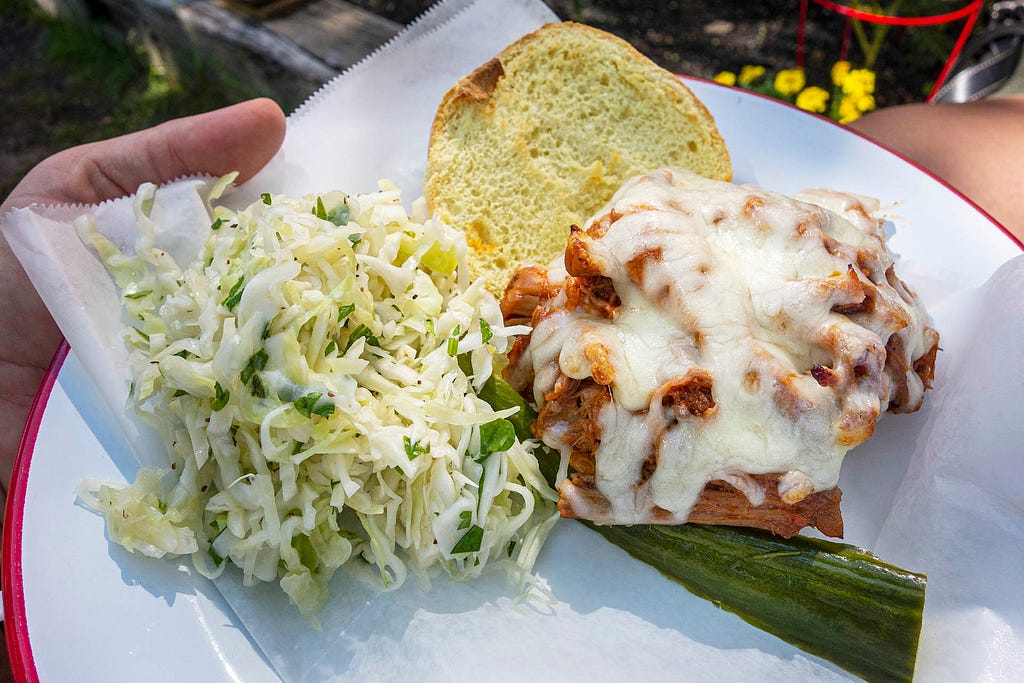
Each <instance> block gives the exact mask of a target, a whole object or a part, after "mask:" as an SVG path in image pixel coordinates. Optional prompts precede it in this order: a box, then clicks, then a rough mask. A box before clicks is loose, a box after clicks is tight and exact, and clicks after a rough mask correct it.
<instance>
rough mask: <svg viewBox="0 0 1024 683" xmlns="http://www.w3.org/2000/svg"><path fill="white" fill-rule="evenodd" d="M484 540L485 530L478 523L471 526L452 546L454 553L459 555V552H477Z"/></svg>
mask: <svg viewBox="0 0 1024 683" xmlns="http://www.w3.org/2000/svg"><path fill="white" fill-rule="evenodd" d="M483 540H484V530H483V529H482V528H481V527H478V526H477V525H476V524H474V525H473V526H471V527H469V531H467V532H466V533H465V534H464V535H463V536H462V538H460V539H459V542H458V543H456V544H455V547H454V548H452V554H453V555H457V554H459V553H475V552H476V551H478V550H480V544H481V542H482V541H483Z"/></svg>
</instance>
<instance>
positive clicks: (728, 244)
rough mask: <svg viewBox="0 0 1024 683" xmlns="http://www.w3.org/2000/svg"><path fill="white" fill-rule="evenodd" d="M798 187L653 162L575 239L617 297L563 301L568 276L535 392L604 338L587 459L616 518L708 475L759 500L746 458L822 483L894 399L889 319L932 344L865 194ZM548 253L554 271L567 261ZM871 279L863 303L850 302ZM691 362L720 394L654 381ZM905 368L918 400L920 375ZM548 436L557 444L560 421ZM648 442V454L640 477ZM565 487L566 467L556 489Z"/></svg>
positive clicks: (795, 480)
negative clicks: (682, 400) (690, 407)
mask: <svg viewBox="0 0 1024 683" xmlns="http://www.w3.org/2000/svg"><path fill="white" fill-rule="evenodd" d="M802 200H803V201H801V200H798V199H793V198H788V197H784V196H782V195H778V194H774V193H770V192H767V191H765V190H762V189H759V188H756V187H750V186H737V185H733V184H730V183H722V182H717V181H711V180H706V179H704V178H700V177H698V176H696V175H694V174H692V173H690V172H688V171H684V170H680V169H663V170H660V171H657V172H655V173H651V174H649V175H646V176H641V177H638V178H634V179H632V180H631V181H629V182H628V183H627V184H626V185H625V186H623V187H622V188H621V189H620V190H619V192H618V193H617V194H616V195H615V197H614V198H613V199H612V200H611V202H610V204H609V205H608V206H607V207H606V208H605V209H604V210H603V211H602V212H600V213H599V214H598V215H597V216H596V217H595V220H597V219H599V218H605V219H606V220H607V218H608V216H609V215H610V216H612V221H611V224H610V226H609V227H608V229H607V231H606V232H604V234H601V231H600V230H594V231H591V232H590V234H588V235H587V236H586V237H585V245H586V250H587V254H588V259H589V261H590V262H591V263H593V264H597V266H598V267H599V269H600V272H601V274H602V275H604V276H606V277H608V278H610V279H611V281H612V283H613V284H614V288H615V291H616V293H617V294H618V296H619V298H620V300H621V306H620V307H619V309H618V313H617V315H615V316H614V318H613V319H608V318H605V317H601V316H600V315H598V314H596V313H594V312H588V311H587V310H586V309H585V308H579V307H577V308H574V309H572V308H569V307H561V308H560V307H559V306H560V304H561V305H562V306H564V304H565V293H564V290H563V293H562V294H560V295H559V297H558V298H556V299H555V300H554V301H553V302H551V304H550V305H551V306H552V307H553V308H554V310H553V312H552V313H550V314H549V315H547V316H546V317H545V318H543V319H542V320H541V321H540V322H539V323H538V324H537V326H536V328H535V329H534V332H533V334H532V337H531V341H530V346H529V349H528V352H527V356H526V357H525V360H526V362H530V363H532V365H533V369H534V371H535V384H534V393H535V398H536V400H537V402H538V404H540V405H543V397H544V395H545V394H547V393H548V392H550V391H551V389H552V387H553V386H554V383H555V381H556V380H557V378H558V376H559V373H562V374H565V375H567V376H569V377H571V378H575V379H582V378H586V377H594V378H595V379H597V378H598V377H599V375H598V374H597V372H596V370H597V368H596V367H595V355H594V354H593V353H592V352H591V351H588V349H592V348H593V347H595V345H597V346H599V347H601V348H602V349H603V353H604V355H603V356H602V358H606V360H607V362H608V363H610V365H611V368H613V369H614V379H613V380H611V382H610V386H611V389H612V397H613V398H612V400H611V401H610V402H609V403H608V404H607V405H606V406H605V407H604V408H603V409H602V411H601V413H600V418H599V421H600V432H601V442H600V445H599V446H598V449H597V452H596V454H595V470H596V471H595V477H596V484H597V487H598V489H599V491H600V492H601V493H602V494H603V495H604V496H605V497H606V498H607V499H608V501H609V502H610V503H611V506H612V519H613V520H614V521H615V522H616V523H633V522H639V521H644V520H646V519H648V518H649V516H650V512H651V510H653V509H654V508H655V507H657V508H662V509H664V510H667V511H669V512H670V513H671V514H672V517H673V518H674V519H675V520H677V521H680V522H682V521H685V520H686V517H687V515H688V514H689V512H690V510H691V508H692V506H693V504H694V503H695V502H696V500H697V497H698V496H699V495H700V492H701V490H702V489H703V488H704V486H705V485H706V484H707V482H708V481H711V480H713V479H725V480H727V481H732V482H734V483H736V485H737V486H738V487H739V488H741V490H744V492H745V493H747V495H748V498H750V499H751V502H752V503H753V504H758V503H759V502H760V500H761V499H763V491H761V490H759V487H758V486H757V485H756V484H754V483H753V481H752V480H749V479H746V480H745V479H744V478H743V474H765V473H773V472H782V473H788V474H787V475H786V476H785V477H784V478H783V480H782V481H781V482H780V493H781V494H783V496H784V497H785V496H788V498H787V500H790V499H792V500H799V499H800V498H802V497H803V496H804V495H806V494H807V493H809V492H810V491H820V490H825V489H830V488H832V487H834V486H835V485H836V483H837V481H838V478H839V470H840V465H841V463H842V460H843V456H844V455H845V453H846V452H847V451H848V450H849V449H850V448H851V447H853V446H854V445H856V444H857V443H860V442H861V441H863V440H864V439H866V438H867V437H868V436H870V433H871V431H872V430H873V428H874V421H875V419H876V418H877V416H878V415H879V413H880V412H881V411H884V410H885V409H886V407H887V405H888V401H889V399H890V377H889V376H888V375H887V374H886V372H885V363H886V344H887V342H888V341H889V337H890V336H892V335H899V336H900V338H901V341H902V343H903V348H904V350H905V353H906V354H907V355H908V358H907V359H906V361H907V363H906V365H909V364H910V363H911V362H912V360H913V359H916V358H919V357H920V356H921V355H923V354H924V353H926V352H927V351H928V349H929V348H930V346H931V345H930V343H929V339H928V337H927V336H926V334H924V332H925V330H926V327H925V314H924V311H923V310H922V309H921V307H920V306H919V304H918V303H917V302H916V300H915V298H914V297H913V295H912V294H910V293H909V291H907V290H906V288H905V287H903V286H902V283H900V282H899V281H898V280H897V279H896V278H895V276H894V274H893V273H892V265H893V263H892V257H891V255H890V254H889V253H888V251H887V250H886V247H885V244H884V242H883V239H882V235H881V232H880V222H879V221H877V220H875V219H874V218H871V216H870V215H869V214H870V209H872V208H873V207H870V206H868V207H865V205H864V201H863V200H861V199H860V198H856V197H852V196H850V195H842V194H839V193H830V192H825V191H817V192H815V193H813V194H806V195H803V196H802ZM812 202H813V203H812ZM823 204H824V205H828V206H829V207H830V209H826V208H825V207H824V206H822V205H823ZM593 225H595V222H594V221H592V222H591V224H589V225H588V227H589V226H593ZM551 270H552V273H551V279H552V280H553V281H557V280H560V279H561V278H564V277H565V273H564V270H562V267H561V266H558V265H555V266H552V269H551ZM865 292H866V293H867V296H869V297H870V299H871V303H872V305H871V306H870V307H869V309H870V310H866V311H854V312H850V311H851V308H850V307H854V308H855V307H856V306H857V304H859V303H860V302H861V301H862V300H863V299H864V297H865ZM844 307H846V308H844ZM837 309H840V310H846V311H847V312H846V313H843V312H837ZM906 365H904V366H903V367H904V368H905V367H906ZM820 367H826V368H827V369H828V370H829V372H830V373H831V375H830V378H831V379H830V380H829V381H828V382H825V385H823V383H822V382H820V381H819V380H816V379H815V376H814V375H813V374H812V368H820ZM695 368H696V369H701V370H703V371H706V372H708V373H710V376H711V378H712V389H711V392H712V397H713V399H714V402H715V406H714V408H713V409H712V410H711V411H709V412H708V413H707V414H704V415H690V414H684V415H682V416H679V415H678V414H677V413H676V412H673V411H672V410H671V409H668V408H665V407H663V405H662V400H661V396H662V394H661V393H659V388H660V387H663V386H664V385H666V383H668V382H670V381H672V380H674V379H676V378H680V377H684V376H686V375H687V372H688V371H690V370H691V369H695ZM818 372H822V371H821V370H819V371H818ZM606 374H607V373H606ZM907 374H908V375H912V377H909V378H908V380H907V384H908V389H909V392H910V402H916V403H919V402H920V399H921V394H922V393H923V390H924V385H923V383H922V382H921V381H920V379H919V378H918V377H917V376H916V375H914V374H913V373H912V372H911V373H907ZM599 383H601V382H600V380H599ZM603 383H608V382H603ZM545 441H547V442H548V443H549V445H551V446H553V447H556V448H560V449H561V450H563V452H565V450H566V449H567V448H568V447H569V445H568V444H565V443H564V442H562V441H561V440H560V438H559V434H557V433H553V434H550V435H545ZM652 454H655V455H656V457H657V466H656V468H655V470H654V472H653V474H652V475H650V476H649V478H648V479H646V480H644V479H643V478H642V477H641V470H642V468H643V466H644V463H645V462H647V461H648V460H649V458H650V457H651V456H652ZM571 489H572V484H571V483H569V482H566V483H564V484H563V486H562V489H561V491H562V495H563V496H570V497H572V496H573V491H572V490H571ZM783 489H784V490H783ZM577 504H584V503H583V502H582V499H579V500H578V502H577ZM579 512H580V515H579V516H582V517H587V516H588V515H587V514H586V511H585V510H582V511H579Z"/></svg>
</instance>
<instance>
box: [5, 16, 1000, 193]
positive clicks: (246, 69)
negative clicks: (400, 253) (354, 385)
mask: <svg viewBox="0 0 1024 683" xmlns="http://www.w3.org/2000/svg"><path fill="white" fill-rule="evenodd" d="M431 4H432V3H431V2H427V1H425V0H418V1H416V0H409V1H403V0H349V1H347V2H346V1H342V0H0V35H3V36H4V40H3V41H2V42H0V101H2V102H3V104H4V106H3V107H0V131H2V132H3V135H2V136H0V197H2V196H6V194H7V193H8V192H9V191H10V190H11V189H12V188H13V186H14V185H15V184H16V183H17V181H18V180H19V179H20V178H21V176H22V175H24V173H25V172H27V171H28V169H30V168H31V167H32V166H33V165H34V164H35V163H37V162H38V161H39V160H41V159H43V158H44V157H46V156H47V155H49V154H51V153H53V152H55V151H58V150H60V149H64V148H66V147H69V146H72V145H76V144H79V143H82V142H87V141H91V140H96V139H101V138H106V137H110V136H113V135H117V134H120V133H123V132H128V131H133V130H137V129H140V128H143V127H147V126H150V125H153V124H155V123H158V122H161V121H164V120H167V119H169V118H173V117H178V116H183V115H187V114H192V113H197V112H201V111H206V110H209V109H212V108H215V107H219V106H222V105H225V104H229V103H234V102H238V101H240V100H243V99H246V98H249V97H254V96H258V95H263V96H267V97H271V98H273V99H275V100H276V101H277V102H278V103H279V104H280V105H281V106H282V108H283V109H284V110H285V111H286V112H290V111H292V110H293V109H294V108H295V107H297V106H298V105H299V104H301V102H302V101H303V100H304V99H305V98H306V97H307V96H308V95H310V94H311V93H312V92H314V91H315V90H316V88H317V87H319V85H321V84H322V83H323V82H324V81H326V80H327V79H329V78H330V77H331V76H332V75H333V74H335V73H338V72H340V71H343V70H344V69H345V68H347V67H348V66H351V65H352V64H353V63H355V62H357V61H359V59H361V58H363V57H364V56H365V55H367V54H369V53H370V52H372V51H373V50H374V49H376V48H377V47H378V46H379V45H381V44H383V43H385V42H386V41H387V40H389V39H390V38H391V37H392V36H393V35H394V34H396V33H397V32H398V31H400V30H401V29H402V28H403V27H404V26H405V25H406V24H407V23H409V22H411V21H413V20H414V19H415V18H416V17H417V16H419V15H420V14H421V13H422V12H423V11H425V10H426V9H428V8H429V6H430V5H431ZM547 4H548V5H549V6H550V7H551V9H553V10H554V11H555V13H556V14H557V15H558V16H559V17H560V18H562V19H571V20H576V21H582V22H584V23H588V24H591V25H593V26H597V27H599V28H603V29H605V30H608V31H610V32H612V33H615V34H617V35H619V36H621V37H622V38H625V39H626V40H628V41H629V42H631V43H632V44H633V45H634V46H636V47H637V49H639V50H640V51H641V52H643V53H645V54H646V55H648V56H649V57H650V58H651V59H653V60H654V61H655V62H657V63H659V64H660V65H662V66H664V67H665V68H667V69H670V70H672V71H674V72H677V73H681V74H687V75H693V76H700V77H704V78H713V77H715V76H716V75H717V74H719V73H721V72H722V71H729V72H734V73H740V72H741V70H742V68H743V67H744V66H755V67H765V68H766V70H767V73H768V78H769V81H766V82H767V83H769V84H770V75H771V73H773V72H777V71H778V70H782V69H788V68H792V67H794V66H796V60H797V43H798V34H799V24H800V21H799V20H800V9H801V2H800V0H759V1H758V2H749V1H745V0H733V1H726V0H718V1H715V2H711V1H707V0H672V1H667V2H666V1H658V0H640V1H629V2H627V1H625V0H549V1H548V2H547ZM852 4H857V5H860V6H864V7H866V8H868V9H875V10H876V11H881V12H887V11H895V10H898V11H899V12H900V13H901V14H904V15H914V14H923V13H924V14H926V13H929V12H931V13H940V12H944V11H949V10H950V9H951V8H954V7H959V6H964V5H966V4H967V3H965V2H955V1H951V0H902V1H901V0H887V1H886V0H883V1H882V2H878V1H873V2H857V3H852ZM807 5H808V7H807V14H806V26H805V30H804V33H803V35H804V42H805V46H806V49H805V60H804V66H805V67H806V75H807V81H808V83H817V82H820V83H822V84H823V85H826V86H827V85H828V81H829V70H830V68H831V66H832V65H833V64H834V62H835V61H836V60H837V59H839V58H840V57H841V56H843V52H844V45H845V46H846V50H845V51H846V56H847V57H848V58H849V59H850V61H851V62H852V63H853V64H854V66H855V67H856V66H864V61H865V58H866V55H865V54H864V48H865V47H866V48H867V49H868V50H870V49H871V45H875V47H876V48H877V57H875V58H874V59H873V63H872V64H871V67H872V69H873V71H874V72H875V73H876V75H877V86H876V89H875V93H874V97H875V103H876V104H877V106H888V105H891V104H896V103H900V102H909V101H921V100H923V99H924V98H925V97H926V95H927V93H928V92H929V90H930V88H931V85H932V83H933V82H934V80H935V78H936V76H937V75H938V73H939V71H940V69H941V66H942V64H943V61H944V60H945V58H946V57H947V56H948V55H949V52H950V49H951V48H952V46H953V44H954V41H955V39H956V37H957V35H958V33H959V31H960V28H961V27H962V26H963V22H961V21H958V22H951V23H949V24H945V25H941V26H938V27H930V28H912V29H908V28H901V27H892V28H889V29H883V30H881V31H880V30H879V29H880V27H878V26H873V25H867V24H865V25H864V26H862V27H860V28H861V29H862V32H863V29H867V30H868V31H873V33H867V34H866V35H865V36H858V35H857V34H856V32H851V31H850V30H849V28H848V24H847V23H846V22H845V20H844V19H843V17H841V16H840V15H839V14H836V13H835V12H832V11H829V10H827V9H825V8H824V7H821V6H819V5H818V4H817V3H816V2H810V3H807ZM982 17H984V14H982ZM983 24H984V21H983V20H982V21H979V22H978V23H977V25H976V27H975V30H978V29H979V28H980V27H981V26H982V25H983ZM844 35H845V36H846V39H845V40H844ZM859 37H860V38H865V40H861V41H860V42H858V38H859ZM829 87H830V86H829ZM769 89H770V88H769Z"/></svg>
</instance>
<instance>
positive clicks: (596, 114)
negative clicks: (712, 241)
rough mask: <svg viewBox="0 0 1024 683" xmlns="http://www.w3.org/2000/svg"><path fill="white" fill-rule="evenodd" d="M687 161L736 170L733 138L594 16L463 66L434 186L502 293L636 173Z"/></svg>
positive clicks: (435, 159) (439, 140) (440, 134)
mask: <svg viewBox="0 0 1024 683" xmlns="http://www.w3.org/2000/svg"><path fill="white" fill-rule="evenodd" d="M662 166H683V167H686V168H689V169H691V170H693V171H695V172H697V173H699V174H701V175H704V176H706V177H709V178H714V179H718V180H730V179H731V178H732V167H731V164H730V161H729V154H728V152H727V151H726V148H725V142H724V141H723V140H722V137H721V136H720V135H719V133H718V129H717V128H716V126H715V122H714V119H713V118H712V117H711V114H710V113H709V112H708V111H707V109H706V108H705V107H704V105H703V104H701V102H700V101H699V100H698V99H697V98H696V97H695V96H694V95H693V93H692V92H691V91H690V89H689V88H687V87H686V86H685V85H684V84H683V83H682V82H681V81H680V80H679V78H677V77H676V76H675V75H673V74H672V73H669V72H668V71H665V70H664V69H662V68H661V67H659V66H657V65H656V64H655V63H654V62H652V61H650V60H649V59H647V58H646V57H644V56H643V55H642V54H640V53H639V52H637V51H636V49H634V48H633V47H632V46H631V45H629V43H627V42H625V41H623V40H621V39H619V38H617V37H615V36H613V35H611V34H609V33H605V32H604V31H600V30H597V29H594V28H591V27H589V26H584V25H581V24H576V23H571V22H566V23H558V24H548V25H546V26H544V27H542V28H541V29H539V30H537V31H535V32H533V33H531V34H529V35H526V36H524V37H523V38H521V39H519V40H518V41H516V42H515V43H513V44H512V45H510V46H509V47H507V48H505V50H503V51H502V52H501V53H500V54H498V55H497V56H496V57H495V58H493V59H491V60H490V61H489V62H487V63H486V64H484V65H483V66H481V67H479V68H478V69H476V70H475V71H473V72H472V73H470V74H469V75H467V76H465V77H464V78H462V79H461V80H460V81H459V82H458V83H457V84H456V85H455V87H453V88H452V89H451V90H450V91H449V92H448V93H447V94H446V95H445V97H444V99H443V100H442V102H441V105H440V107H439V108H438V111H437V115H436V117H435V120H434V125H433V128H432V131H431V136H430V150H429V154H428V160H427V172H426V177H425V181H424V193H425V196H426V200H427V204H428V206H429V207H430V209H431V210H432V211H434V212H436V213H437V214H438V215H439V216H440V217H441V218H442V219H443V220H445V221H446V222H448V223H449V224H450V225H452V226H453V227H456V228H458V229H461V230H464V231H465V232H466V235H467V237H468V241H469V245H470V248H471V253H470V263H471V265H472V266H473V268H474V270H475V274H476V275H483V276H485V277H486V278H487V281H488V288H489V289H491V290H492V291H494V292H496V293H500V292H501V291H502V290H503V289H504V287H505V285H506V283H507V282H508V279H509V276H510V275H511V273H512V271H513V270H514V269H515V267H516V266H518V265H519V264H520V263H523V262H534V263H542V264H547V263H549V262H550V261H551V260H552V259H554V258H557V257H558V256H559V254H562V253H563V252H564V250H565V245H566V239H567V237H568V235H569V228H570V226H571V225H574V224H575V225H583V223H584V222H585V221H586V220H587V219H588V218H589V217H590V216H591V215H592V214H593V213H594V212H596V211H597V210H598V209H600V208H601V207H602V206H603V205H604V204H605V203H606V202H607V201H608V200H609V199H610V198H611V196H612V194H613V193H614V192H615V190H617V189H618V188H619V186H620V185H621V184H622V183H623V182H624V181H625V180H626V179H628V178H630V177H632V176H635V175H639V174H641V173H647V172H649V171H651V170H654V169H656V168H660V167H662Z"/></svg>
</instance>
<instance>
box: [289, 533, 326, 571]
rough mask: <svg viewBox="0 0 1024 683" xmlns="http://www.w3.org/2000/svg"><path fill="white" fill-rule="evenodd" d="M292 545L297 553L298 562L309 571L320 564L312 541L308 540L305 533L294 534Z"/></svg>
mask: <svg viewBox="0 0 1024 683" xmlns="http://www.w3.org/2000/svg"><path fill="white" fill-rule="evenodd" d="M292 547H293V548H295V550H296V552H298V553H299V562H301V563H302V564H303V566H305V567H307V568H308V569H309V571H314V570H315V569H316V568H317V567H318V566H319V565H320V558H319V557H318V556H317V554H316V549H315V548H314V547H313V543H312V541H310V540H309V536H306V535H305V534H299V535H298V536H294V537H293V538H292Z"/></svg>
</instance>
